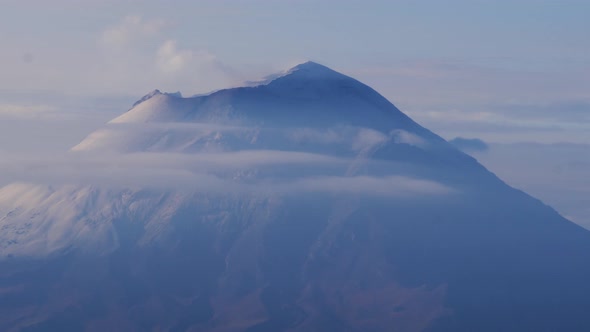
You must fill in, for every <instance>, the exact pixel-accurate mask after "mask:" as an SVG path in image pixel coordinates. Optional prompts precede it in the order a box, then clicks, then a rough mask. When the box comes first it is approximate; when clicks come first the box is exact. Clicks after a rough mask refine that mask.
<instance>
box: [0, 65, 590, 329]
mask: <svg viewBox="0 0 590 332" xmlns="http://www.w3.org/2000/svg"><path fill="white" fill-rule="evenodd" d="M251 85H252V86H247V87H240V88H233V89H226V90H220V91H216V92H213V93H211V94H206V95H199V96H194V97H190V98H184V97H182V96H181V95H180V94H169V93H162V92H160V91H158V90H155V91H153V92H151V93H149V94H147V95H146V96H144V97H143V98H141V99H140V100H139V101H138V102H137V103H135V104H134V105H133V107H132V108H131V109H130V110H129V111H127V112H126V113H124V114H122V115H121V116H119V117H117V118H115V119H113V120H111V121H110V122H109V123H107V124H106V125H105V126H104V128H102V129H100V130H98V131H96V132H94V133H91V134H90V135H89V136H88V137H87V138H86V139H85V140H83V141H82V142H80V143H79V144H77V145H76V146H74V147H73V148H72V150H71V151H70V152H69V153H68V154H67V155H66V156H65V157H64V160H62V161H61V162H52V163H51V164H50V165H51V166H52V167H51V169H49V170H36V174H37V175H38V176H37V177H35V176H33V178H34V179H35V180H36V181H28V183H24V182H23V183H14V184H11V185H8V186H6V187H4V188H1V189H0V229H1V233H0V250H1V251H0V253H1V256H2V257H1V259H2V260H1V262H0V299H1V300H2V301H0V309H1V310H0V312H1V314H0V330H7V331H19V330H22V331H55V330H62V331H64V330H87V331H105V330H108V331H151V330H164V331H287V330H288V331H556V330H563V331H586V330H590V319H589V318H588V317H587V312H588V309H590V285H589V284H588V280H590V266H589V265H588V264H587V262H588V261H589V259H590V233H588V231H587V230H584V229H582V228H581V227H579V226H577V225H575V224H573V223H571V222H570V221H568V220H566V219H564V218H563V217H561V216H560V215H558V214H557V213H556V212H555V211H554V210H553V209H551V208H550V207H548V206H546V205H544V204H543V203H542V202H540V201H538V200H536V199H534V198H532V197H530V196H528V195H527V194H525V193H523V192H521V191H518V190H515V189H513V188H511V187H509V186H508V185H506V184H505V183H503V182H502V181H501V180H500V179H498V178H497V177H496V176H495V175H494V174H492V173H490V172H489V171H487V170H486V169H485V168H484V167H483V166H481V165H480V164H479V163H478V162H477V161H476V160H475V159H473V158H472V157H470V156H468V155H466V154H464V153H463V152H461V151H459V150H457V149H456V148H455V147H453V146H452V145H451V144H449V143H448V142H446V141H445V140H443V139H442V138H440V137H439V136H437V135H435V134H434V133H432V132H430V131H429V130H427V129H425V128H423V127H421V126H420V125H418V124H417V123H416V122H414V121H413V120H412V119H410V118H409V117H407V116H406V115H404V114H403V113H402V112H401V111H400V110H398V109H397V108H396V107H395V106H394V105H393V104H391V103H390V102H389V101H387V100H386V99H385V98H384V97H382V96H381V95H380V94H378V93H377V92H376V91H374V90H373V89H371V88H370V87H368V86H366V85H364V84H362V83H360V82H358V81H356V80H354V79H352V78H350V77H348V76H345V75H343V74H340V73H337V72H335V71H333V70H331V69H329V68H327V67H324V66H322V65H319V64H316V63H313V62H307V63H304V64H301V65H299V66H296V67H294V68H292V69H290V70H289V71H287V72H285V73H283V74H282V75H275V76H273V77H272V78H270V79H269V80H266V81H264V82H260V83H258V84H251Z"/></svg>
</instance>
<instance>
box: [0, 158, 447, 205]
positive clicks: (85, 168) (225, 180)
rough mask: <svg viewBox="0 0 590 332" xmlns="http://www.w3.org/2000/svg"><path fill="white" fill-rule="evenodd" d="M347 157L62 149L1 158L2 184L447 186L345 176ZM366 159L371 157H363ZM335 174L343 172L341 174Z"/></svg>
mask: <svg viewBox="0 0 590 332" xmlns="http://www.w3.org/2000/svg"><path fill="white" fill-rule="evenodd" d="M352 162H353V160H351V159H345V158H338V157H333V156H327V155H322V154H314V153H306V152H295V151H278V150H244V151H235V152H220V153H197V154H181V153H131V154H109V153H95V152H92V153H67V154H63V155H52V156H46V155H43V156H30V155H24V156H17V155H13V156H5V157H4V158H2V160H0V184H2V185H6V184H8V183H13V182H17V183H35V184H42V185H51V186H61V185H93V186H106V187H115V188H128V187H140V188H144V187H146V188H161V189H175V190H189V191H196V192H201V191H206V192H224V193H227V192H278V193H285V194H286V193H297V192H328V193H357V194H363V195H379V196H383V195H393V196H415V195H418V194H427V195H433V194H446V193H449V192H451V191H452V190H450V189H449V188H447V187H446V186H444V185H442V184H439V183H436V182H434V181H430V180H426V179H412V178H409V177H406V176H403V175H400V174H392V175H383V176H379V177H372V176H368V175H360V176H345V175H344V174H346V173H347V169H348V167H349V166H350V165H351V163H352ZM368 162H370V161H368ZM338 174H342V175H341V176H339V175H338Z"/></svg>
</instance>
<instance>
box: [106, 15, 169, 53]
mask: <svg viewBox="0 0 590 332" xmlns="http://www.w3.org/2000/svg"><path fill="white" fill-rule="evenodd" d="M165 26H166V22H165V21H164V20H161V19H153V20H145V19H144V18H142V17H141V16H137V15H129V16H126V17H125V18H123V20H122V21H121V22H119V23H118V24H116V25H114V26H111V27H108V28H107V29H105V30H104V31H103V33H102V35H101V38H100V40H101V42H102V43H103V44H104V45H105V46H108V47H125V46H129V45H130V44H133V43H136V42H139V41H142V40H145V39H149V38H154V37H155V36H156V35H158V34H160V33H161V32H162V30H163V28H164V27H165Z"/></svg>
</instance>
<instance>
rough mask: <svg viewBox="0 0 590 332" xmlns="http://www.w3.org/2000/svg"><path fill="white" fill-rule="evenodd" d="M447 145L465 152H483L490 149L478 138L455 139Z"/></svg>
mask: <svg viewBox="0 0 590 332" xmlns="http://www.w3.org/2000/svg"><path fill="white" fill-rule="evenodd" d="M449 143H451V144H453V145H454V146H455V147H457V148H459V149H460V150H463V151H465V152H472V151H478V152H484V151H487V150H488V149H489V148H490V147H489V145H488V144H487V143H486V142H484V141H482V140H480V139H478V138H464V137H455V138H453V139H452V140H450V141H449Z"/></svg>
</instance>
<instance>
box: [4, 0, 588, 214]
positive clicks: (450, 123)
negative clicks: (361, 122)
mask: <svg viewBox="0 0 590 332" xmlns="http://www.w3.org/2000/svg"><path fill="white" fill-rule="evenodd" d="M0 5H1V8H2V10H0V42H1V45H2V51H1V52H0V73H2V75H0V142H2V143H0V154H2V153H14V152H19V153H23V152H24V153H33V154H34V153H37V152H43V153H51V152H56V153H58V152H62V151H65V150H67V149H68V148H70V147H72V146H74V145H75V144H77V143H78V142H79V141H81V140H82V139H83V138H84V137H85V136H87V135H88V134H89V133H90V132H92V131H94V130H95V129H97V128H99V127H101V126H102V125H103V124H104V123H105V122H106V121H108V120H110V119H112V118H114V117H115V116H117V115H119V114H121V113H122V112H124V111H125V110H127V109H128V108H129V107H130V106H131V105H132V103H133V102H134V101H136V100H137V99H139V98H140V97H141V96H142V95H144V94H146V93H148V92H149V91H151V90H153V89H156V88H158V89H161V90H163V91H170V92H174V91H181V92H182V93H183V94H184V95H193V94H198V93H205V92H209V91H212V90H215V89H219V88H224V87H232V86H238V85H240V84H241V83H242V82H244V81H247V80H256V79H259V78H262V77H264V76H266V75H269V74H272V73H274V72H278V71H282V70H285V69H288V68H290V67H292V66H294V65H296V64H298V63H301V62H304V61H307V60H313V61H316V62H319V63H322V64H324V65H326V66H328V67H331V68H333V69H335V70H338V71H340V72H343V73H345V74H347V75H350V76H352V77H355V78H357V79H359V80H360V81H362V82H364V83H366V84H368V85H370V86H371V87H373V88H375V89H376V90H377V91H378V92H380V93H381V94H383V95H384V96H385V97H386V98H388V99H389V100H390V101H392V102H393V103H394V104H396V105H397V106H398V107H399V108H400V109H401V110H402V111H403V112H405V113H407V114H408V115H410V116H411V117H412V118H413V119H415V120H416V121H418V122H419V123H420V124H422V125H424V126H425V127H427V128H429V129H431V130H433V131H434V132H436V133H437V134H439V135H441V136H443V137H444V138H447V139H451V138H454V137H457V136H460V137H467V138H479V139H482V140H484V141H485V142H488V143H490V144H491V145H490V146H491V147H492V148H491V149H490V151H488V152H478V156H479V157H478V158H479V159H480V160H482V162H484V165H486V166H489V167H490V168H491V169H492V171H496V172H498V173H499V174H500V175H502V174H506V176H508V177H510V178H511V180H510V181H509V183H511V184H518V185H519V186H521V187H522V188H523V189H525V190H529V189H530V190H531V191H532V193H533V194H534V195H537V196H544V197H549V198H548V200H549V201H550V202H549V203H550V204H554V203H555V202H556V201H557V199H555V198H550V197H552V195H545V193H547V192H550V191H551V190H556V188H557V187H563V188H565V186H566V185H565V184H564V183H566V181H557V179H558V178H555V177H554V175H555V174H553V173H551V172H550V171H549V170H547V169H545V171H544V172H545V173H543V169H544V168H542V167H540V168H538V172H541V173H539V174H540V175H539V177H538V178H536V179H533V178H528V177H525V176H524V175H525V174H526V173H528V172H527V171H526V169H525V168H519V169H522V171H521V173H522V174H517V173H515V172H512V171H511V169H513V168H512V167H510V166H509V165H512V164H511V162H514V159H510V158H519V157H521V156H523V155H524V154H522V153H512V154H510V153H499V152H498V151H504V150H500V149H517V150H518V149H521V151H522V152H523V153H528V152H529V151H530V149H529V146H528V145H526V144H525V145H523V144H521V143H523V142H527V143H536V144H537V145H535V146H536V147H537V148H538V149H541V151H543V153H539V155H540V157H539V158H540V159H539V161H538V162H537V164H538V163H541V164H543V163H544V162H545V161H547V162H548V161H550V160H554V159H555V158H560V160H563V162H564V163H566V164H568V163H573V164H576V163H579V162H586V161H584V160H579V159H580V158H582V157H581V155H580V152H579V150H576V149H573V150H572V149H565V148H557V149H556V148H555V146H556V145H555V144H556V143H569V144H587V142H590V39H588V37H587V33H588V31H590V20H588V19H587V13H589V12H590V1H586V0H559V1H549V0H511V1H508V0H495V1H486V0H449V1H438V0H431V1H426V0H423V1H419V0H415V1H397V0H389V1H377V0H375V1H371V0H364V1H360V0H357V1H351V0H344V1H329V0H324V1H318V0H316V1H309V0H298V1H294V0H284V1H276V0H275V1H270V0H250V1H245V0H244V1H240V0H234V1H229V0H216V1H213V0H209V1H183V0H176V1H154V0H144V1H134V0H119V1H112V0H101V1H98V0H96V1H91V0H86V1H81V0H78V1H76V0H54V1H44V0H18V1H17V0H0ZM557 146H558V147H560V146H561V147H563V145H557ZM495 148H497V149H498V150H494V149H495ZM510 151H513V150H510ZM582 151H588V150H587V149H586V150H584V149H582ZM568 152H569V154H568ZM543 158H545V159H543ZM582 159H583V158H582ZM527 167H536V165H535V164H534V163H530V165H529V166H527ZM566 169H567V168H566ZM503 170H504V171H503ZM576 174H577V173H576ZM546 177H550V178H551V179H555V180H553V181H550V182H551V184H548V185H546V186H539V185H537V184H538V181H540V179H544V178H546ZM522 179H529V180H528V181H523V180H522ZM568 183H569V182H568ZM539 187H541V188H539ZM566 191H567V190H566ZM577 193H578V194H576V193H571V192H570V193H569V195H570V196H567V197H570V198H571V200H573V201H575V198H576V197H577V196H576V195H581V194H580V193H579V192H578V191H577ZM582 205H583V204H582V203H580V204H578V205H577V206H578V207H579V208H571V207H570V208H568V209H570V210H571V211H570V210H568V211H566V212H568V213H565V212H563V211H562V210H560V212H562V213H564V214H571V215H576V216H577V217H576V218H578V219H580V220H581V219H584V220H585V218H588V224H589V225H590V212H588V213H587V214H585V213H582V212H579V211H578V212H576V211H577V210H576V209H578V210H581V209H582ZM573 210H576V211H573ZM578 215H582V216H578Z"/></svg>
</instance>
